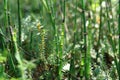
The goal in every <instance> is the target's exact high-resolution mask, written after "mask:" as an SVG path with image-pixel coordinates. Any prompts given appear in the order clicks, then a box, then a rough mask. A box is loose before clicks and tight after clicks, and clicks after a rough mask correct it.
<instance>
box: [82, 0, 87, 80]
mask: <svg viewBox="0 0 120 80" xmlns="http://www.w3.org/2000/svg"><path fill="white" fill-rule="evenodd" d="M82 15H83V26H84V50H85V64H84V66H85V80H88V76H87V40H86V34H87V33H86V18H85V2H84V0H82Z"/></svg>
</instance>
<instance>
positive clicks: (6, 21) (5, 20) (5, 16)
mask: <svg viewBox="0 0 120 80" xmlns="http://www.w3.org/2000/svg"><path fill="white" fill-rule="evenodd" d="M7 2H8V0H4V22H5V23H4V25H5V31H6V34H7V26H8V18H7V11H8V10H7Z"/></svg>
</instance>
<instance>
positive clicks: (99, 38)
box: [96, 0, 102, 59]
mask: <svg viewBox="0 0 120 80" xmlns="http://www.w3.org/2000/svg"><path fill="white" fill-rule="evenodd" d="M101 3H102V0H100V25H99V36H98V43H97V46H98V47H97V55H96V59H98V57H99V53H98V50H99V47H100V40H101V36H102V35H101V34H102V33H101V31H102V30H101V29H102V6H101Z"/></svg>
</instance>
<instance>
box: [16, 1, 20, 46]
mask: <svg viewBox="0 0 120 80" xmlns="http://www.w3.org/2000/svg"><path fill="white" fill-rule="evenodd" d="M17 5H18V41H19V42H18V43H19V46H21V14H20V0H17Z"/></svg>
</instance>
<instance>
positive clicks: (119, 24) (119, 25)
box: [118, 0, 120, 80]
mask: <svg viewBox="0 0 120 80" xmlns="http://www.w3.org/2000/svg"><path fill="white" fill-rule="evenodd" d="M118 14H119V21H118V30H119V65H118V66H119V73H118V75H119V80H120V0H119V13H118Z"/></svg>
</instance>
